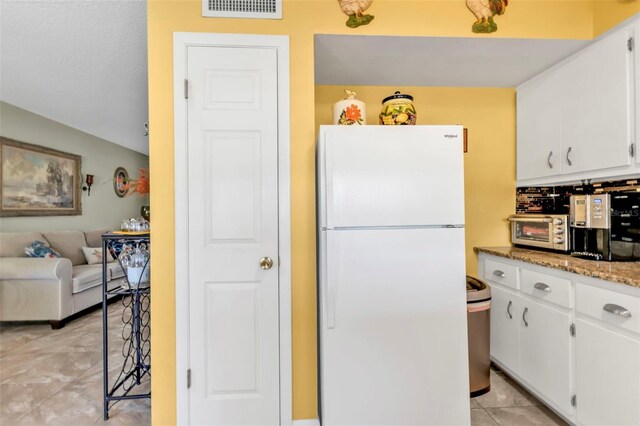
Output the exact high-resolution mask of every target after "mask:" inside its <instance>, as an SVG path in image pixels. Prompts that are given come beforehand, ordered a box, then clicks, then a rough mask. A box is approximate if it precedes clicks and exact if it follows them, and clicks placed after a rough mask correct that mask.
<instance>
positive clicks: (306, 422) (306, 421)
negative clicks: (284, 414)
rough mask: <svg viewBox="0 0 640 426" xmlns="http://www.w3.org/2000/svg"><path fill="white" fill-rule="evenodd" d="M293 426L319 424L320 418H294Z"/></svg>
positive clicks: (318, 425)
mask: <svg viewBox="0 0 640 426" xmlns="http://www.w3.org/2000/svg"><path fill="white" fill-rule="evenodd" d="M293 426H320V419H302V420H294V421H293Z"/></svg>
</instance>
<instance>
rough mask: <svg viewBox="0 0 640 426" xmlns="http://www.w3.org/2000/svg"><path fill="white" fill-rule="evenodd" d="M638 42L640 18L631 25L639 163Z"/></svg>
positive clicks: (639, 93)
mask: <svg viewBox="0 0 640 426" xmlns="http://www.w3.org/2000/svg"><path fill="white" fill-rule="evenodd" d="M638 43H640V20H638V21H637V22H636V23H635V25H634V26H633V44H634V47H633V56H634V61H635V68H634V69H635V74H636V75H635V82H634V83H635V90H634V91H635V93H636V112H635V117H636V118H635V119H636V123H635V127H636V138H635V146H634V151H635V153H634V155H635V157H636V164H638V165H640V154H639V153H638V149H640V146H638V145H640V123H639V122H638V121H637V120H638V118H637V117H638V115H639V114H640V53H638Z"/></svg>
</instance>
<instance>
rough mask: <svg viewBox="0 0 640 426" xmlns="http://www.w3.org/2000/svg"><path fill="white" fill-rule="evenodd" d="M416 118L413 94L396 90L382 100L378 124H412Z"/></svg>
mask: <svg viewBox="0 0 640 426" xmlns="http://www.w3.org/2000/svg"><path fill="white" fill-rule="evenodd" d="M416 120H417V116H416V109H415V107H414V106H413V96H411V95H406V94H403V93H400V92H396V93H394V94H393V95H391V96H387V97H386V98H384V99H383V100H382V111H381V112H380V124H383V125H389V126H394V125H396V126H397V125H414V124H416Z"/></svg>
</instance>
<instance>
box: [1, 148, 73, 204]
mask: <svg viewBox="0 0 640 426" xmlns="http://www.w3.org/2000/svg"><path fill="white" fill-rule="evenodd" d="M81 161H82V160H81V157H80V156H79V155H74V154H68V153H66V152H61V151H56V150H54V149H50V148H45V147H42V146H38V145H31V144H28V143H24V142H18V141H14V140H12V139H7V138H3V137H0V165H1V167H2V171H1V173H0V199H1V204H0V216H63V215H80V214H82V206H81V200H80V193H81V191H80V181H81V177H80V170H81Z"/></svg>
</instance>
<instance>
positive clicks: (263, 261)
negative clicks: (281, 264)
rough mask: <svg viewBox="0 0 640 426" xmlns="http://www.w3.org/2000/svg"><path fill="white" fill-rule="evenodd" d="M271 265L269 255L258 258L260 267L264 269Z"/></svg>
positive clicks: (271, 261) (269, 267)
mask: <svg viewBox="0 0 640 426" xmlns="http://www.w3.org/2000/svg"><path fill="white" fill-rule="evenodd" d="M272 266H273V260H271V258H270V257H263V258H262V259H260V267H261V268H262V269H264V270H265V271H266V270H267V269H271V267H272Z"/></svg>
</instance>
